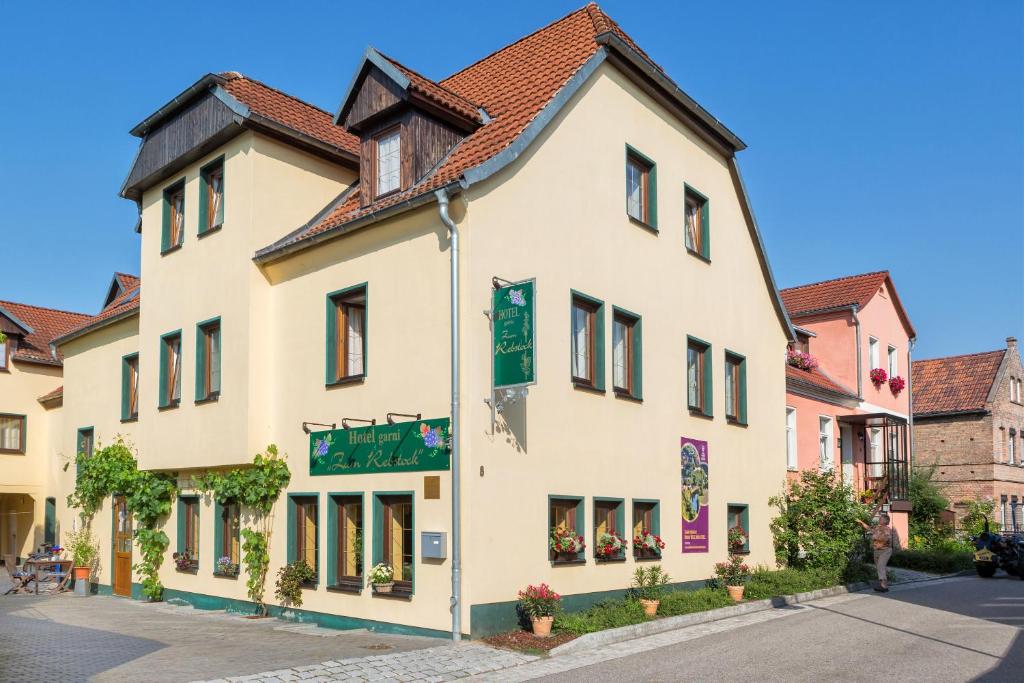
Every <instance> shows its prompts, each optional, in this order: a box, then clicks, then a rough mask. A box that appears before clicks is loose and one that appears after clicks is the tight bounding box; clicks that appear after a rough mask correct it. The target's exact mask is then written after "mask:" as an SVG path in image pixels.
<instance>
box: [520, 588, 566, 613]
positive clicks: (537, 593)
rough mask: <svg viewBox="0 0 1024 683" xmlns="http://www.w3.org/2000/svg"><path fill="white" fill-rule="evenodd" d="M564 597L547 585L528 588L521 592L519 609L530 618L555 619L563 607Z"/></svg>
mask: <svg viewBox="0 0 1024 683" xmlns="http://www.w3.org/2000/svg"><path fill="white" fill-rule="evenodd" d="M561 603H562V596H561V595H559V594H558V593H556V592H555V591H553V590H551V588H550V587H549V586H548V585H547V584H546V583H542V584H541V585H539V586H533V585H530V586H527V587H526V590H521V591H519V607H520V608H521V609H522V610H523V613H524V614H525V615H526V616H528V617H553V616H555V614H556V613H557V612H558V608H559V607H560V606H561Z"/></svg>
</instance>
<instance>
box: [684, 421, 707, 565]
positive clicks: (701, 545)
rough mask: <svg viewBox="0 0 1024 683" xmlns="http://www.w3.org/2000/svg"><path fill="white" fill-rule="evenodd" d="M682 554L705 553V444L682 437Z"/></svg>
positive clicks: (704, 442) (705, 442)
mask: <svg viewBox="0 0 1024 683" xmlns="http://www.w3.org/2000/svg"><path fill="white" fill-rule="evenodd" d="M679 479H680V487H681V489H680V500H681V502H682V517H683V552H684V553H706V552H708V517H710V513H709V512H708V442H707V441H698V440H697V439H689V438H687V437H685V436H684V437H682V438H681V439H680V448H679Z"/></svg>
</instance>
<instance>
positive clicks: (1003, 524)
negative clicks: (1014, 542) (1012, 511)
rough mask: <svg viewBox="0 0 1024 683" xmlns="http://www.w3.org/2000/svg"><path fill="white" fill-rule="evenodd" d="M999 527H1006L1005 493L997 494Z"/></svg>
mask: <svg viewBox="0 0 1024 683" xmlns="http://www.w3.org/2000/svg"><path fill="white" fill-rule="evenodd" d="M999 528H1000V529H1005V528H1006V495H1005V494H1004V495H1002V496H999Z"/></svg>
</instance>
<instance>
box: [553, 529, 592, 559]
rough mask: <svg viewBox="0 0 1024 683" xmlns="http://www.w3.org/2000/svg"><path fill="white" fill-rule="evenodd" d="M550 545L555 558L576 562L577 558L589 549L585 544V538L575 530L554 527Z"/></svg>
mask: <svg viewBox="0 0 1024 683" xmlns="http://www.w3.org/2000/svg"><path fill="white" fill-rule="evenodd" d="M548 545H549V547H550V548H551V552H552V553H554V556H555V558H556V559H558V558H561V559H562V560H575V559H576V556H577V555H578V554H579V553H581V552H583V550H584V549H585V548H586V547H587V545H586V543H584V542H583V537H582V536H580V535H579V534H577V533H576V531H575V530H573V529H559V528H557V527H552V529H551V536H550V538H549V540H548Z"/></svg>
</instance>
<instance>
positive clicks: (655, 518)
mask: <svg viewBox="0 0 1024 683" xmlns="http://www.w3.org/2000/svg"><path fill="white" fill-rule="evenodd" d="M651 527H652V528H651V533H653V534H654V535H655V536H661V502H660V501H657V500H656V501H654V509H653V510H651Z"/></svg>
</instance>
